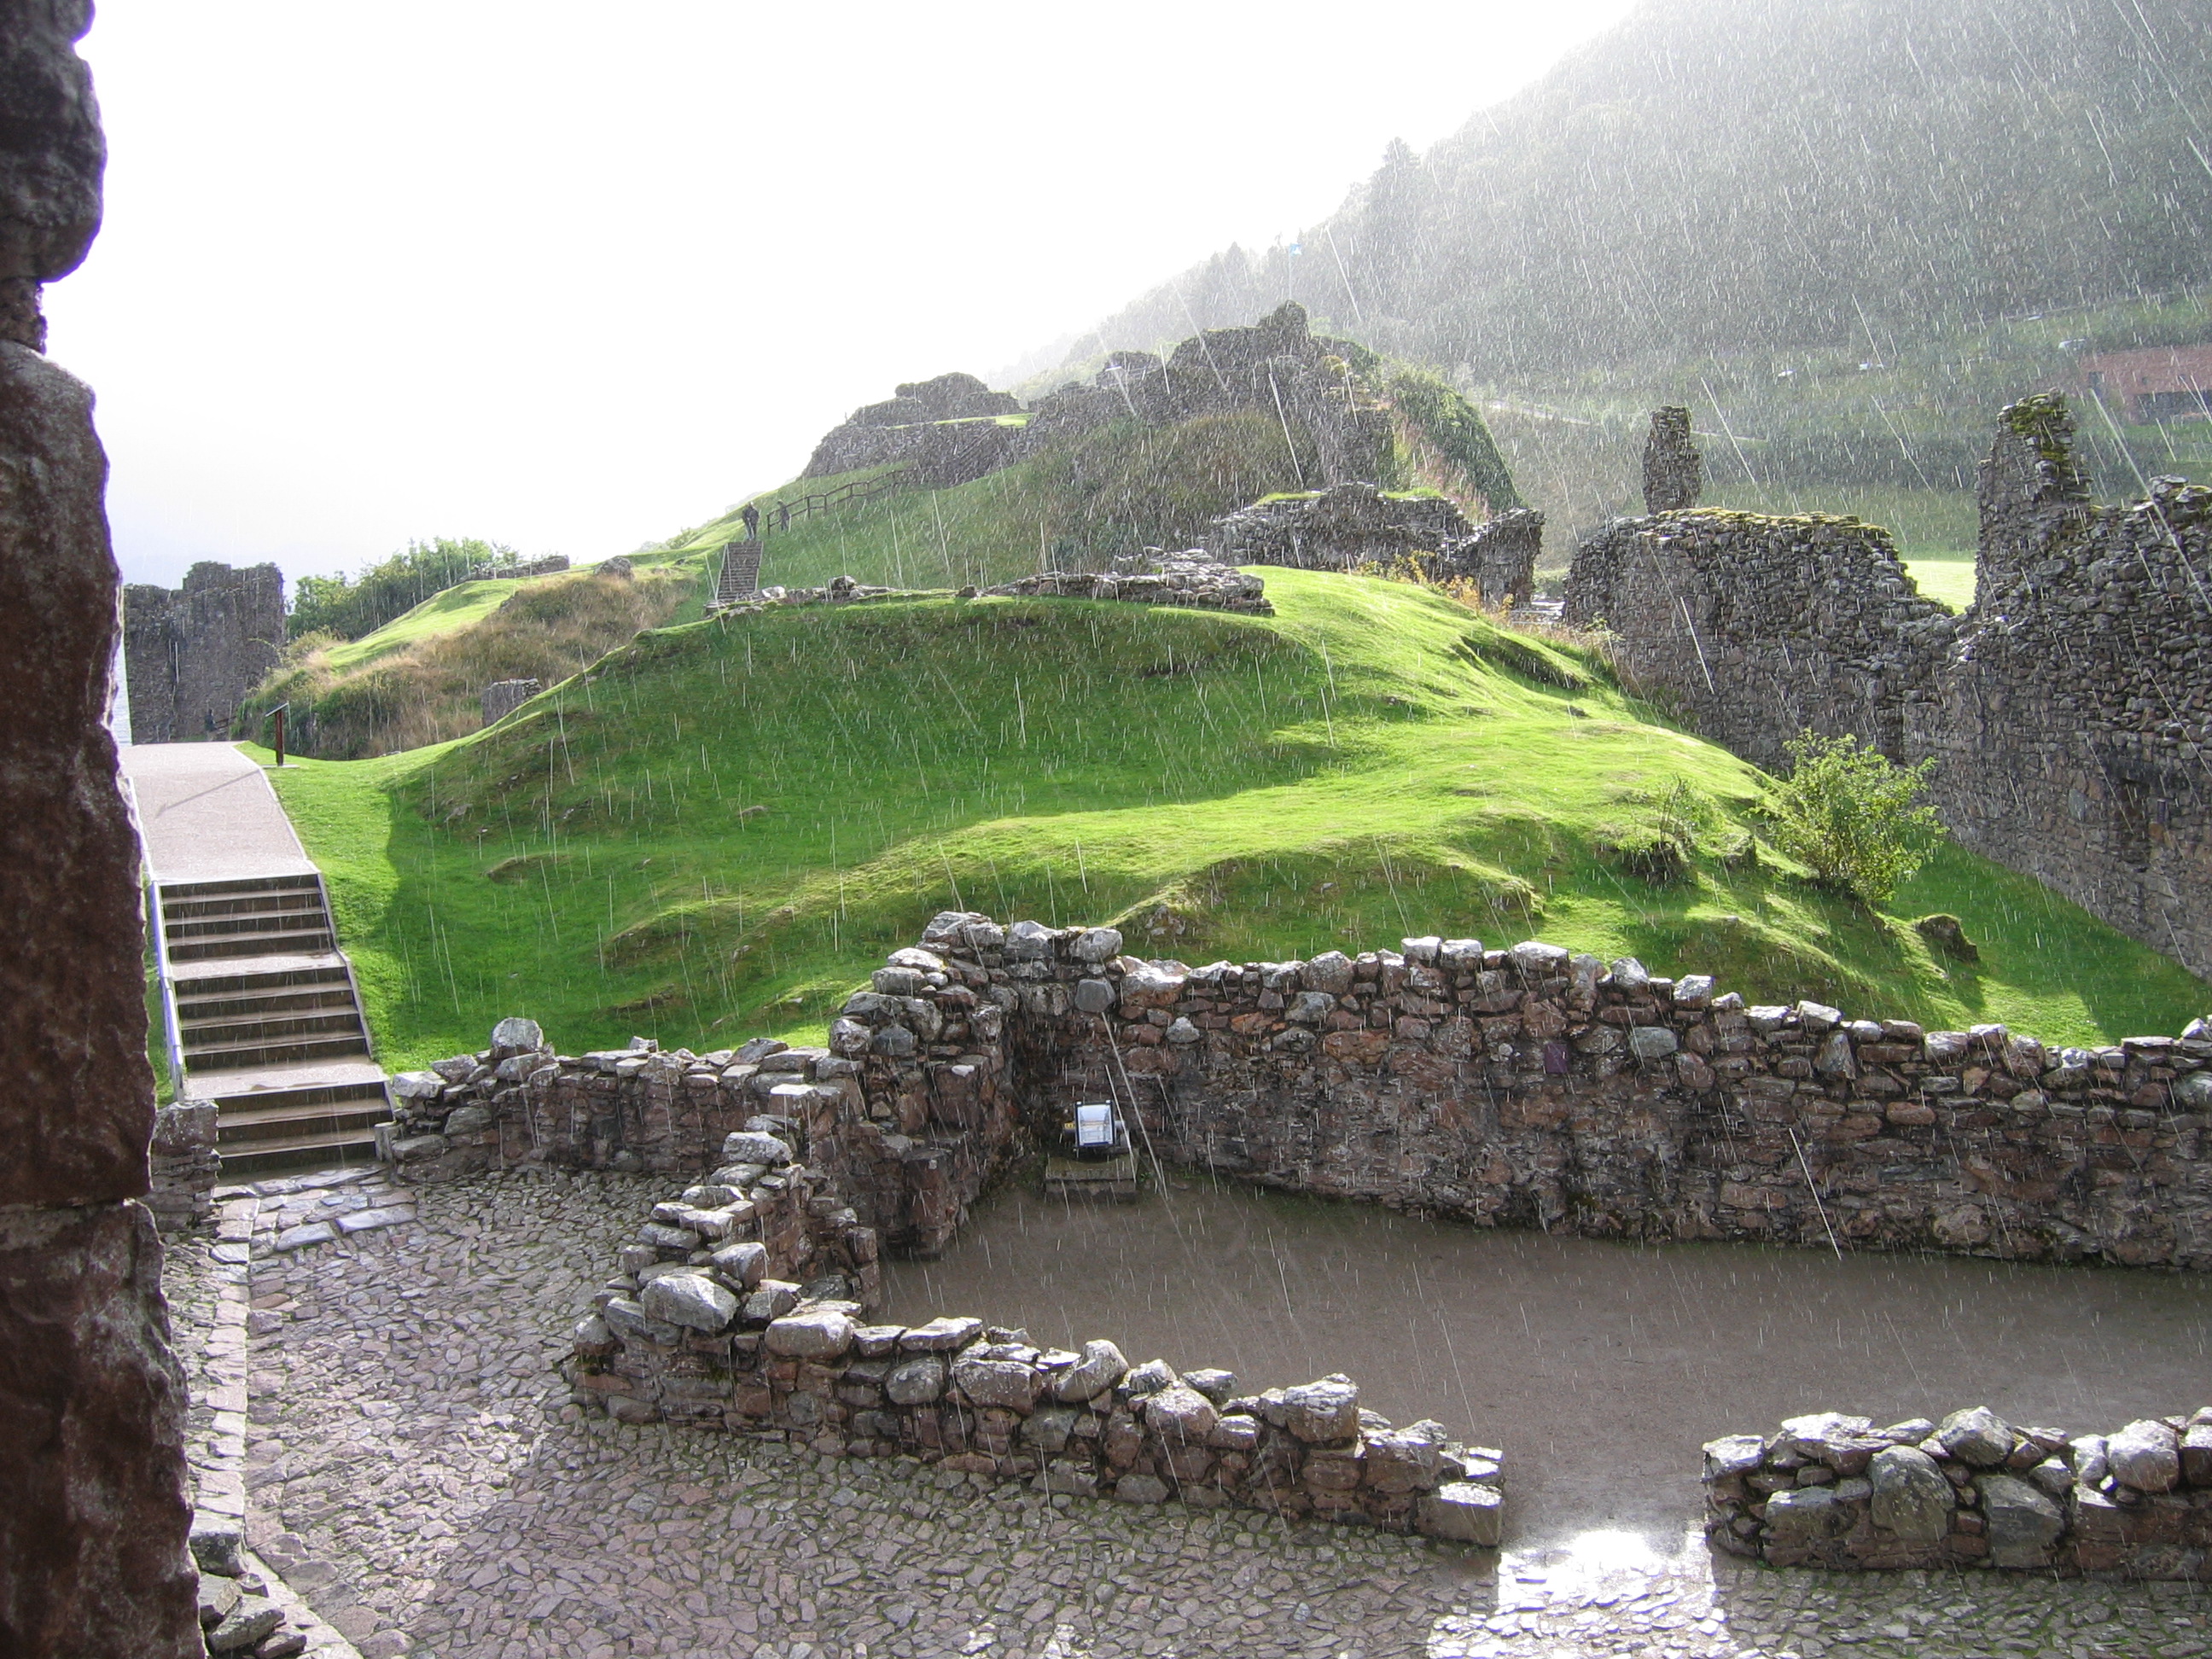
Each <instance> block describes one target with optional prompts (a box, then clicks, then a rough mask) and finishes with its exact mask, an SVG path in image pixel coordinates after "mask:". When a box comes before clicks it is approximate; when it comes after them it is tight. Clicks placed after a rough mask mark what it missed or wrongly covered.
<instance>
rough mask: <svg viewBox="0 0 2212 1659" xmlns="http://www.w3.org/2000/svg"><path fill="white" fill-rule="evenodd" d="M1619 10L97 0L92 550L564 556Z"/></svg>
mask: <svg viewBox="0 0 2212 1659" xmlns="http://www.w3.org/2000/svg"><path fill="white" fill-rule="evenodd" d="M1627 9H1628V0H1552V3H1549V4H1547V5H1542V6H1531V5H1528V4H1527V3H1525V0H1516V3H1498V0H1459V3H1446V4H1432V3H1419V0H1416V3H1401V4H1398V5H1395V6H1391V7H1387V8H1383V7H1363V6H1347V5H1345V4H1342V3H1340V0H1339V3H1334V4H1329V5H1322V4H1310V3H1304V0H1277V3H1270V4H1267V5H1257V4H1219V3H1209V0H1177V3H1161V0H1117V3H1115V4H1111V5H1086V4H1068V3H1065V0H1063V3H1060V4H1057V5H1053V4H1038V3H1036V0H1024V3H982V0H939V3H937V4H934V5H917V4H914V3H910V0H909V3H904V4H884V3H877V0H846V3H843V4H841V5H836V6H816V5H800V6H777V7H774V8H769V7H766V6H760V5H756V4H752V3H734V0H732V3H708V0H658V3H650V4H635V3H634V4H629V5H613V6H610V5H607V4H605V3H603V0H602V3H598V4H592V5H588V6H587V5H583V4H578V3H568V0H379V3H376V4H374V5H370V4H364V3H350V4H348V3H338V0H313V3H301V0H101V3H100V9H99V21H98V22H97V23H96V25H95V26H94V30H93V32H92V33H91V34H90V35H89V36H88V38H87V40H86V41H85V45H84V52H85V55H86V57H87V58H89V59H90V60H91V63H92V64H93V70H94V76H95V77H96V80H97V82H98V86H99V90H100V102H101V105H102V107H103V110H104V112H105V116H106V127H107V135H108V144H109V149H110V154H111V160H110V163H109V167H108V174H107V219H106V229H105V230H104V231H103V232H102V233H101V234H100V240H99V241H98V242H97V243H96V244H95V245H94V250H93V252H92V256H91V258H89V259H88V261H87V262H86V264H85V266H84V268H83V269H82V270H80V271H79V272H78V273H77V274H76V276H71V277H70V278H68V279H67V280H66V281H64V282H63V283H58V284H57V285H56V286H54V287H53V288H51V289H48V291H47V313H48V315H49V317H50V319H52V340H51V343H50V350H51V353H52V356H53V357H54V359H55V360H56V361H57V362H59V363H61V364H62V365H63V366H64V367H65V368H69V369H70V370H71V371H72V372H74V373H76V374H79V375H81V376H82V377H83V378H84V379H86V380H89V381H90V382H91V383H92V385H93V386H94V389H95V390H96V391H97V392H98V394H99V398H100V428H101V431H102V434H103V435H104V436H105V438H106V443H107V447H108V450H109V453H110V455H111V456H112V460H113V464H114V477H113V483H112V489H111V490H110V494H109V511H110V513H111V515H112V519H113V520H114V525H115V532H116V545H117V551H118V556H120V558H121V561H122V563H123V568H124V572H125V579H126V580H141V581H161V582H164V583H173V582H174V581H175V580H177V579H178V578H179V576H180V575H181V574H182V573H183V571H184V568H185V566H186V565H188V564H189V563H191V562H192V561H193V560H195V559H204V558H211V559H221V560H224V561H227V562H231V563H234V564H242V563H252V562H257V561H259V560H262V559H274V560H275V561H276V562H277V563H278V564H280V565H282V566H283V569H284V572H285V574H286V575H287V576H288V577H297V576H299V575H301V574H307V573H310V572H318V571H331V570H336V569H340V568H355V567H356V566H358V565H360V564H361V563H362V562H365V561H368V560H370V559H374V558H377V557H380V556H383V555H385V554H386V553H388V552H390V551H392V550H393V549H395V548H397V547H398V546H400V545H402V544H404V543H405V541H406V540H407V539H408V538H410V536H419V537H428V536H434V535H475V536H484V537H489V538H494V539H497V540H501V541H506V542H508V543H511V544H514V545H515V546H518V547H520V548H521V549H522V550H524V551H525V552H527V553H540V552H554V551H559V552H564V553H567V554H568V555H569V556H571V557H572V558H579V559H582V558H596V557H599V556H604V555H605V554H608V553H613V552H619V551H622V550H625V549H628V548H630V547H633V546H635V545H636V544H638V543H640V542H641V541H644V540H647V539H648V538H656V537H659V536H663V535H665V534H666V533H668V532H670V531H672V530H674V529H677V528H678V527H679V526H684V525H688V524H692V523H696V522H698V521H700V520H704V519H707V518H709V517H712V516H714V514H715V513H719V512H720V511H721V510H722V508H723V507H725V506H726V504H728V503H729V502H731V501H735V500H737V499H738V498H740V497H742V496H743V495H746V494H749V493H750V492H751V491H753V490H756V489H763V488H766V487H768V486H770V485H772V484H775V483H780V482H781V481H782V480H783V479H785V478H787V477H790V476H791V475H792V474H793V473H794V472H796V471H798V469H799V467H800V466H801V465H804V463H805V457H806V454H807V453H808V451H809V449H810V448H811V447H812V445H813V442H814V440H815V439H816V438H817V436H819V435H820V434H821V433H822V431H823V429H824V428H827V427H829V425H831V424H833V423H834V422H836V421H837V420H838V419H839V418H841V417H842V416H843V414H844V413H845V412H846V411H847V410H849V409H851V408H853V407H854V405H856V404H861V403H864V402H869V401H872V400H874V399H876V398H881V397H886V396H888V395H890V388H891V386H892V385H893V383H894V382H896V381H899V380H913V379H918V378H921V377H924V376H927V375H930V374H940V373H943V372H944V371H945V370H947V369H951V368H963V369H967V370H969V371H970V372H972V373H976V374H989V373H990V372H991V371H992V370H993V369H994V368H998V367H1000V366H1002V365H1004V364H1006V363H1008V362H1012V361H1014V360H1016V359H1018V358H1019V357H1020V356H1023V355H1024V354H1025V353H1027V352H1029V351H1030V350H1032V349H1035V348H1036V347H1037V346H1039V345H1041V344H1042V343H1046V342H1048V341H1050V340H1052V339H1054V338H1056V337H1060V336H1061V335H1064V334H1067V333H1070V332H1073V331H1076V330H1079V329H1080V328H1083V327H1085V326H1086V325H1089V324H1090V323H1091V322H1093V321H1095V320H1097V319H1098V318H1099V317H1101V316H1103V315H1104V314H1105V313H1108V312H1109V311H1111V310H1113V309H1115V308H1116V307H1119V306H1120V305H1121V304H1122V303H1124V302H1126V301H1128V300H1129V299H1131V298H1133V297H1134V296H1135V295H1137V294H1138V293H1139V292H1140V291H1141V290H1143V289H1146V288H1147V287H1149V286H1151V285H1152V283H1156V282H1158V281H1159V280H1161V279H1162V278H1164V277H1165V276H1168V275H1170V274H1171V273H1172V272H1174V271H1175V270H1178V269H1180V268H1182V266H1184V265H1186V264H1189V263H1191V262H1192V261H1194V260H1195V259H1197V258H1201V257H1203V256H1204V255H1206V253H1208V252H1212V250H1213V249H1215V248H1217V247H1218V246H1223V245H1225V244H1226V243H1227V242H1229V241H1231V240H1242V241H1243V242H1244V243H1245V244H1246V245H1247V246H1255V245H1257V246H1265V245H1266V244H1267V243H1268V242H1269V241H1271V240H1273V239H1274V238H1275V237H1276V236H1277V235H1279V234H1285V235H1286V234H1295V232H1296V231H1297V228H1298V227H1299V225H1300V224H1301V223H1302V222H1311V221H1313V220H1316V219H1317V218H1319V217H1320V216H1322V215H1324V214H1326V213H1327V212H1328V211H1329V210H1331V209H1333V208H1334V206H1335V205H1336V204H1338V202H1339V201H1340V200H1341V198H1342V197H1343V194H1344V191H1346V188H1347V186H1349V185H1351V184H1352V182H1353V181H1354V180H1355V179H1360V178H1363V177H1364V176H1365V175H1366V174H1367V173H1370V172H1371V171H1372V170H1373V169H1374V167H1375V165H1376V161H1378V160H1379V159H1380V156H1381V154H1382V150H1383V145H1384V143H1386V142H1387V141H1388V140H1389V138H1390V137H1393V136H1401V137H1405V138H1406V139H1407V140H1408V141H1409V142H1410V143H1413V145H1414V146H1415V148H1417V149H1420V148H1425V146H1427V145H1428V144H1430V143H1433V142H1434V141H1435V140H1437V138H1440V137H1443V135H1444V134H1446V133H1447V132H1449V131H1451V130H1453V129H1454V128H1455V127H1457V126H1458V125H1460V123H1462V121H1464V120H1465V119H1466V118H1467V117H1468V115H1469V114H1471V113H1472V112H1474V110H1475V109H1476V108H1478V107H1480V106H1482V105H1484V104H1486V103H1490V102H1493V101H1495V100H1498V98H1501V97H1503V96H1504V95H1505V94H1508V93H1510V92H1511V91H1512V90H1513V89H1514V88H1516V87H1518V86H1520V85H1522V84H1523V83H1524V82H1527V81H1528V80H1529V79H1531V78H1533V77H1534V76H1536V75H1537V74H1539V73H1541V71H1542V70H1544V68H1546V67H1547V65H1548V64H1550V63H1552V62H1553V60H1554V59H1555V58H1557V57H1558V56H1559V54H1560V53H1561V52H1563V51H1565V49H1566V48H1567V47H1569V46H1571V45H1572V44H1574V43H1575V42H1577V41H1578V40H1583V39H1585V38H1587V37H1588V36H1589V35H1590V34H1592V33H1595V32H1596V31H1597V30H1599V29H1600V28H1601V27H1605V26H1606V25H1607V24H1608V23H1611V22H1612V21H1615V20H1616V19H1618V18H1619V17H1620V15H1623V14H1624V13H1625V12H1626V10H1627ZM1347 29H1350V30H1351V31H1352V32H1351V33H1347V32H1346V31H1347Z"/></svg>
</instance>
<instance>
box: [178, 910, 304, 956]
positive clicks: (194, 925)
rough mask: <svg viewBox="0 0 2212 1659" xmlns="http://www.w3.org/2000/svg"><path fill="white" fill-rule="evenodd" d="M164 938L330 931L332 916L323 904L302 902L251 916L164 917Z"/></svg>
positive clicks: (256, 912) (224, 937)
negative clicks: (190, 919) (177, 919)
mask: <svg viewBox="0 0 2212 1659" xmlns="http://www.w3.org/2000/svg"><path fill="white" fill-rule="evenodd" d="M163 921H164V926H163V927H162V930H161V933H162V937H163V938H164V939H167V940H168V942H169V944H170V945H172V946H174V945H177V944H178V942H179V941H180V940H185V939H227V938H229V937H231V936H233V935H234V934H247V933H255V934H259V933H328V932H329V931H330V928H331V919H330V916H329V915H328V913H326V912H325V910H324V908H323V907H322V906H321V905H320V904H319V903H317V904H301V905H294V906H290V907H288V908H283V909H278V910H257V911H255V912H253V913H252V915H230V916H208V917H205V918H204V919H203V920H201V921H174V920H173V919H170V918H167V917H166V916H165V917H164V918H163Z"/></svg>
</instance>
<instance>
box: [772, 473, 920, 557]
mask: <svg viewBox="0 0 2212 1659" xmlns="http://www.w3.org/2000/svg"><path fill="white" fill-rule="evenodd" d="M907 471H908V469H907V468H906V467H903V466H895V467H893V468H892V469H891V470H890V471H888V472H883V473H878V475H877V476H876V477H872V478H855V479H854V480H853V481H852V482H851V483H842V484H839V485H838V486H837V487H836V489H824V490H816V491H810V492H809V493H808V494H806V495H788V496H786V497H785V498H784V499H783V500H781V501H754V502H749V503H747V505H746V507H745V509H744V515H743V516H744V524H745V532H746V534H747V535H748V536H749V537H750V538H756V539H759V538H766V537H768V536H770V535H773V534H775V532H778V531H784V530H789V529H790V528H791V526H792V522H793V520H798V519H806V518H811V517H812V516H813V515H814V514H815V513H828V512H831V511H833V510H834V509H836V508H837V507H859V506H860V505H862V504H863V503H865V502H868V501H876V500H878V499H880V498H881V497H883V496H885V495H890V493H891V492H892V491H894V490H896V489H901V488H902V487H903V485H904V484H905V482H906V474H907Z"/></svg>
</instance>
